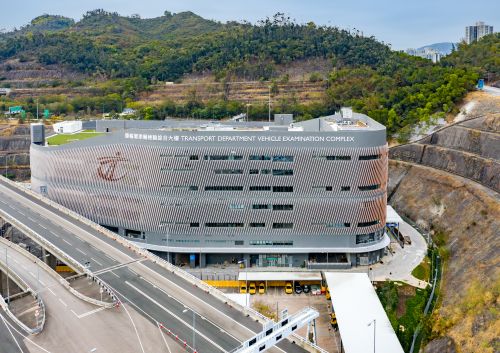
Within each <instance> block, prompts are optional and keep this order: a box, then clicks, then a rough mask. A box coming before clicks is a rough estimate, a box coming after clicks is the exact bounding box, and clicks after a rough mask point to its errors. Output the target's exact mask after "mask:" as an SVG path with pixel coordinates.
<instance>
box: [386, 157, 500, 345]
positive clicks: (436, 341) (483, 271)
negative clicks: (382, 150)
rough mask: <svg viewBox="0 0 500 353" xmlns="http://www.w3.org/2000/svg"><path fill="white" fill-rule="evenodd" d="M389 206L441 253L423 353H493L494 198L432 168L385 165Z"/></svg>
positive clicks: (497, 245)
mask: <svg viewBox="0 0 500 353" xmlns="http://www.w3.org/2000/svg"><path fill="white" fill-rule="evenodd" d="M389 175H390V180H391V184H390V190H389V194H390V195H391V196H390V199H389V203H390V204H391V205H392V206H393V207H394V208H395V209H396V210H397V211H398V212H400V213H401V214H403V215H405V216H407V217H409V218H410V219H413V220H415V221H416V222H417V223H419V224H420V225H421V226H422V227H424V228H428V227H429V224H430V225H431V226H432V229H433V233H434V239H435V241H437V242H438V243H441V244H443V246H444V249H445V250H446V251H445V269H444V280H443V283H442V288H441V293H440V297H439V301H440V307H439V309H438V310H437V311H436V312H435V313H434V316H433V318H432V320H431V322H430V326H431V330H432V336H431V337H432V341H431V342H430V343H429V344H428V346H427V347H426V349H425V350H424V351H425V352H426V353H442V352H450V353H452V352H453V353H454V352H461V353H473V352H474V353H477V352H491V353H494V352H498V342H497V339H498V332H499V329H500V320H499V316H498V310H499V309H500V307H499V301H500V296H499V295H500V280H499V278H500V268H499V266H498V265H499V261H500V237H499V229H500V196H499V194H498V193H496V192H494V191H492V190H491V189H488V188H485V187H483V186H480V185H478V184H477V183H475V182H472V181H470V180H468V179H464V178H461V177H458V176H455V175H451V174H449V173H446V172H443V171H439V170H436V169H433V168H429V167H425V166H421V165H414V164H409V163H406V162H400V161H390V168H389Z"/></svg>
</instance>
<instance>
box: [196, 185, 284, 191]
mask: <svg viewBox="0 0 500 353" xmlns="http://www.w3.org/2000/svg"><path fill="white" fill-rule="evenodd" d="M248 190H249V191H272V192H293V186H249V187H248ZM205 191H243V186H234V185H233V186H227V185H215V186H205Z"/></svg>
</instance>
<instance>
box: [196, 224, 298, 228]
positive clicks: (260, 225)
mask: <svg viewBox="0 0 500 353" xmlns="http://www.w3.org/2000/svg"><path fill="white" fill-rule="evenodd" d="M199 226H200V223H198V222H194V223H190V227H192V228H198V227H199ZM244 226H245V224H244V223H239V222H208V223H205V227H208V228H243V227H244ZM248 226H249V227H250V228H264V227H265V226H266V224H265V223H258V222H251V223H248ZM272 227H273V229H291V228H293V223H273V226H272Z"/></svg>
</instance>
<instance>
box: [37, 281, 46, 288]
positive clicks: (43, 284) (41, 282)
mask: <svg viewBox="0 0 500 353" xmlns="http://www.w3.org/2000/svg"><path fill="white" fill-rule="evenodd" d="M38 282H40V284H41V285H42V286H44V287H45V286H46V284H45V283H43V281H42V280H41V279H39V280H38Z"/></svg>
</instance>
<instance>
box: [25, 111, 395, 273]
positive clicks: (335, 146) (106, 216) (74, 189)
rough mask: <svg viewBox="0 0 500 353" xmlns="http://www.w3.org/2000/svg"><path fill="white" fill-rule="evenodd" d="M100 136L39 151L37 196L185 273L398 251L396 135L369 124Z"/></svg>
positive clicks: (202, 126)
mask: <svg viewBox="0 0 500 353" xmlns="http://www.w3.org/2000/svg"><path fill="white" fill-rule="evenodd" d="M97 129H98V130H101V131H109V132H110V133H108V134H105V135H104V136H99V137H94V138H91V139H87V140H83V141H77V142H73V143H70V144H67V145H62V146H56V147H47V146H39V145H35V144H32V146H31V170H32V189H33V190H35V191H37V192H40V193H42V194H44V195H46V196H48V197H49V198H51V199H52V200H54V201H56V202H59V203H61V204H62V205H64V206H66V207H68V208H70V209H72V210H74V211H76V212H78V213H80V214H82V215H83V216H85V217H88V218H90V219H92V220H93V221H95V222H97V223H99V224H101V225H104V226H106V227H107V228H109V229H111V230H113V231H115V232H117V233H119V234H120V235H122V236H124V237H127V238H129V239H131V240H133V241H134V242H137V243H138V244H140V245H141V246H143V247H146V248H148V249H150V250H152V251H157V252H159V253H161V254H162V255H163V256H166V257H168V258H169V259H170V260H171V261H173V262H174V263H176V264H181V263H186V264H191V265H201V266H204V265H205V264H214V263H224V262H226V261H227V262H236V261H239V260H242V259H247V261H249V263H250V264H252V265H255V266H301V265H303V264H304V263H306V262H311V263H313V262H316V263H318V262H329V263H342V264H344V265H356V264H370V263H373V262H375V261H377V260H378V259H380V257H381V256H382V255H383V253H384V251H385V248H386V247H387V245H388V244H389V239H388V237H387V235H386V234H385V232H384V226H385V218H386V203H387V192H386V187H387V154H388V153H387V152H388V148H387V143H386V132H385V127H384V126H382V125H381V124H379V123H377V122H375V121H374V120H372V119H370V118H369V117H367V116H365V115H361V114H356V113H352V112H348V111H347V112H346V113H345V114H344V115H343V116H342V115H340V114H337V115H332V116H328V117H322V118H318V119H313V120H309V121H304V122H297V123H289V122H288V121H281V122H280V123H245V122H221V123H207V122H199V121H182V122H181V121H161V122H154V123H151V124H149V123H147V122H138V121H133V122H124V121H98V122H97Z"/></svg>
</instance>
